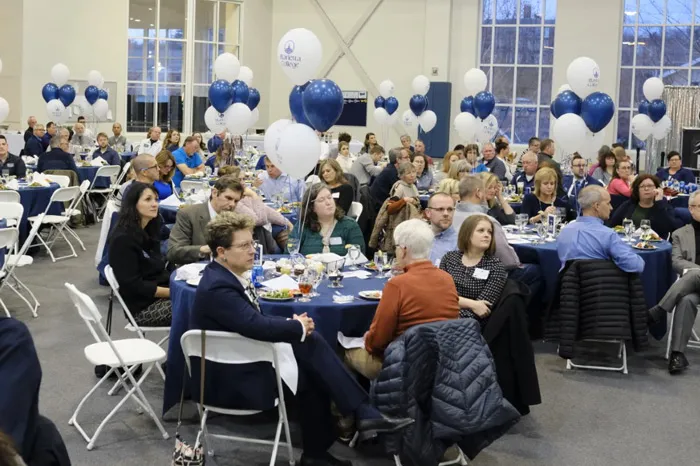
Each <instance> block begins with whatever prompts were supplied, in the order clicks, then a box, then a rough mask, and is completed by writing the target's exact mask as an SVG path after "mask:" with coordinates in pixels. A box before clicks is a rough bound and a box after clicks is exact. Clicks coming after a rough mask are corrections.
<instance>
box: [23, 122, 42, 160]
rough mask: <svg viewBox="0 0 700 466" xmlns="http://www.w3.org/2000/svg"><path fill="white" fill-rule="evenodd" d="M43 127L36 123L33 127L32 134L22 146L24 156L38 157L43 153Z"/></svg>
mask: <svg viewBox="0 0 700 466" xmlns="http://www.w3.org/2000/svg"><path fill="white" fill-rule="evenodd" d="M44 133H45V131H44V125H42V124H39V123H37V124H36V125H34V134H33V135H32V137H30V138H29V140H28V141H27V143H26V144H25V145H24V155H39V154H41V153H43V152H44V144H43V142H42V141H43V138H44Z"/></svg>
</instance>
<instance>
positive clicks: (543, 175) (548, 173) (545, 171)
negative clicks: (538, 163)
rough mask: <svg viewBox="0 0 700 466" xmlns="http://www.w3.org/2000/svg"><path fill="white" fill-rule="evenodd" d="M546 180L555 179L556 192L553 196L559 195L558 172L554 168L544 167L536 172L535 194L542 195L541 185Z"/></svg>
mask: <svg viewBox="0 0 700 466" xmlns="http://www.w3.org/2000/svg"><path fill="white" fill-rule="evenodd" d="M544 181H554V193H553V194H552V196H553V197H555V198H556V197H557V183H559V177H558V176H557V172H555V171H554V169H553V168H549V167H542V168H540V169H539V170H537V173H535V196H537V197H538V198H539V197H540V187H541V186H542V183H543V182H544Z"/></svg>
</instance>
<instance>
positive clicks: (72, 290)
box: [65, 283, 109, 343]
mask: <svg viewBox="0 0 700 466" xmlns="http://www.w3.org/2000/svg"><path fill="white" fill-rule="evenodd" d="M65 286H66V289H67V290H68V296H70V299H71V301H73V304H74V305H75V308H76V309H77V310H78V314H80V317H81V318H82V319H83V322H85V325H87V327H88V330H90V334H92V336H93V338H95V341H96V342H98V343H101V342H103V341H104V340H103V339H105V337H106V339H109V335H107V332H106V331H105V328H104V326H103V325H102V314H101V313H100V311H99V309H97V306H95V303H94V302H93V301H92V299H90V297H89V296H87V295H86V294H85V293H81V292H80V291H78V289H77V288H76V287H75V285H72V284H70V283H66V284H65ZM100 329H101V330H102V331H101V332H99V330H100Z"/></svg>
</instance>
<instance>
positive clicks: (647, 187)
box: [639, 184, 656, 189]
mask: <svg viewBox="0 0 700 466" xmlns="http://www.w3.org/2000/svg"><path fill="white" fill-rule="evenodd" d="M639 189H656V185H654V184H642V185H639Z"/></svg>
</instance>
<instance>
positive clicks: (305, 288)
mask: <svg viewBox="0 0 700 466" xmlns="http://www.w3.org/2000/svg"><path fill="white" fill-rule="evenodd" d="M313 287H314V282H313V278H312V277H311V272H310V271H308V270H307V271H306V272H304V273H303V274H302V275H301V276H300V277H299V291H301V294H302V295H303V296H302V297H301V298H299V302H301V303H308V302H309V301H311V299H310V298H309V295H310V294H311V290H312V289H313Z"/></svg>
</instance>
